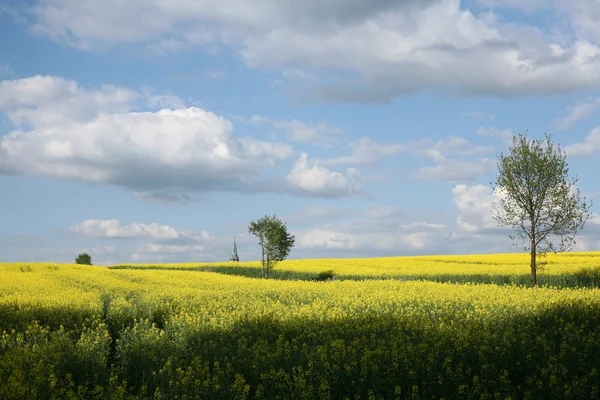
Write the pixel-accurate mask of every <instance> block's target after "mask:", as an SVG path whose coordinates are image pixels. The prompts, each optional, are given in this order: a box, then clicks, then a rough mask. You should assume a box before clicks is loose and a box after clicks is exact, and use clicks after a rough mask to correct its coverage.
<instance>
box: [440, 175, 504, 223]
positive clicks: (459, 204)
mask: <svg viewBox="0 0 600 400" xmlns="http://www.w3.org/2000/svg"><path fill="white" fill-rule="evenodd" d="M500 199H501V197H500V196H499V195H498V194H496V193H493V192H492V189H491V188H490V187H487V186H484V185H475V186H467V185H456V186H454V187H453V188H452V200H453V201H454V204H455V206H456V210H457V212H458V216H457V217H456V225H457V227H458V228H459V229H461V230H462V231H466V232H479V231H481V230H486V229H494V228H496V227H497V223H496V221H495V220H494V218H493V217H492V204H493V203H494V202H498V201H499V200H500Z"/></svg>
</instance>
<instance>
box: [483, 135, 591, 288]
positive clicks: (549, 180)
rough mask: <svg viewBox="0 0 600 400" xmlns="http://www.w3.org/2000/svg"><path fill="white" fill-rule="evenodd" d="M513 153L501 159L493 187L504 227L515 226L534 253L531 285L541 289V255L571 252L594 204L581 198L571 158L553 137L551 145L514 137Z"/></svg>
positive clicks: (497, 217)
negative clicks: (539, 285)
mask: <svg viewBox="0 0 600 400" xmlns="http://www.w3.org/2000/svg"><path fill="white" fill-rule="evenodd" d="M509 152H510V154H508V155H506V156H504V155H502V154H500V156H499V157H498V177H497V180H496V183H495V187H494V184H492V187H493V189H494V190H495V191H497V193H498V195H499V196H500V198H501V199H500V201H499V202H495V203H494V205H493V214H494V215H493V216H494V219H495V220H496V221H497V222H498V225H499V226H503V227H512V228H514V229H515V234H513V235H510V236H509V237H510V238H511V239H512V240H515V239H517V238H519V239H521V240H522V243H524V244H525V251H529V252H530V253H531V262H530V264H531V284H532V286H534V287H535V286H536V285H537V268H538V265H537V256H538V255H540V256H543V255H546V253H547V252H548V251H552V252H554V253H556V252H557V251H568V250H570V249H571V245H572V244H574V243H575V235H576V233H577V231H578V230H579V229H582V228H583V226H584V224H585V221H586V220H587V219H588V218H589V217H590V216H591V214H590V212H589V207H590V206H591V203H590V204H587V203H586V201H585V197H584V198H583V201H582V200H581V198H580V194H579V189H578V188H577V187H576V186H575V185H576V183H577V178H574V179H569V177H568V172H569V169H568V168H567V161H566V157H567V156H566V153H564V152H561V149H560V146H557V147H556V148H555V146H554V144H553V142H552V139H551V136H549V135H546V139H545V140H528V139H527V138H526V137H525V136H524V135H521V134H520V135H518V136H514V137H513V143H512V147H510V148H509Z"/></svg>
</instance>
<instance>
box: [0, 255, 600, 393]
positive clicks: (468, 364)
mask: <svg viewBox="0 0 600 400" xmlns="http://www.w3.org/2000/svg"><path fill="white" fill-rule="evenodd" d="M527 261H528V260H527V257H526V256H524V255H493V256H491V255H490V256H488V255H485V256H483V255H482V256H480V255H473V256H456V257H450V256H446V257H442V256H435V257H398V258H381V259H353V260H351V259H348V260H344V259H336V260H302V261H295V260H290V261H285V262H282V263H281V264H280V265H279V266H278V267H277V268H278V269H281V270H280V273H281V271H290V272H289V273H290V274H292V273H295V274H297V275H288V276H287V277H286V278H285V280H281V279H269V280H264V279H256V278H250V277H248V276H235V275H234V274H233V273H234V272H236V271H237V270H235V269H229V270H227V269H224V270H221V271H220V270H219V268H233V267H235V268H247V269H250V270H251V269H252V268H256V267H257V265H256V264H252V263H247V264H242V265H238V266H231V265H229V264H185V265H183V264H180V265H145V266H141V265H137V266H136V265H134V266H120V267H118V268H106V267H96V266H81V265H61V264H50V263H11V264H0V274H1V275H0V276H1V280H0V398H1V399H62V398H71V399H196V398H200V399H440V398H445V399H454V398H461V399H462V398H464V399H471V398H477V399H480V398H489V399H493V398H499V399H507V398H512V399H524V398H530V399H538V398H539V399H542V398H543V399H552V398H557V399H580V398H581V399H594V398H600V375H599V372H600V358H599V357H598V356H597V355H598V354H600V289H597V288H593V286H594V285H593V284H591V283H590V282H593V280H594V279H595V278H594V277H593V276H594V275H593V271H595V270H596V269H597V268H598V266H599V265H600V263H599V262H598V261H600V253H566V254H560V255H555V256H549V257H548V258H547V261H548V263H547V264H546V266H545V269H544V271H543V274H545V275H546V276H552V277H556V279H558V277H561V278H560V279H562V280H560V282H562V285H558V286H555V287H551V286H547V287H539V288H536V289H531V288H528V287H526V286H525V285H519V284H516V283H515V282H517V281H518V280H517V279H513V281H512V282H500V283H503V284H494V283H482V282H480V281H477V280H478V279H479V278H478V277H481V276H492V277H494V276H495V277H505V276H528V264H527ZM323 270H333V271H334V275H335V277H336V279H334V280H333V281H327V282H316V281H311V280H310V277H311V276H314V275H315V274H318V273H320V272H322V271H323ZM581 271H588V272H587V274H588V275H586V276H588V278H587V279H588V280H587V281H583V280H581V279H583V278H581V279H580V281H577V279H579V278H577V279H575V278H572V277H574V276H583V275H582V272H581ZM589 271H592V272H589ZM219 272H223V273H219ZM303 274H304V275H303ZM240 275H247V274H240ZM407 276H408V277H413V278H414V279H402V278H403V277H407ZM441 276H446V277H448V276H455V277H463V278H464V279H462V280H461V282H462V283H460V284H457V283H450V282H439V281H436V280H438V278H439V277H441ZM303 277H307V278H308V279H306V280H303V279H301V278H303ZM345 277H346V278H347V279H345ZM357 277H362V279H361V280H359V279H358V278H357ZM415 277H416V278H415ZM569 277H571V278H569ZM590 277H591V278H590ZM417 278H418V280H417ZM557 282H558V280H557ZM577 282H583V283H584V285H583V286H587V287H579V286H578V285H577V284H576V283H577ZM569 283H572V285H571V286H570V287H569V286H568V284H569Z"/></svg>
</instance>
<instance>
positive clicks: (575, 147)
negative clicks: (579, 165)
mask: <svg viewBox="0 0 600 400" xmlns="http://www.w3.org/2000/svg"><path fill="white" fill-rule="evenodd" d="M565 152H566V153H567V155H568V156H570V157H581V156H589V155H592V154H596V153H600V128H595V129H593V130H592V131H591V132H590V133H589V134H588V135H587V136H586V137H585V139H584V141H583V143H574V144H571V145H569V146H567V147H565Z"/></svg>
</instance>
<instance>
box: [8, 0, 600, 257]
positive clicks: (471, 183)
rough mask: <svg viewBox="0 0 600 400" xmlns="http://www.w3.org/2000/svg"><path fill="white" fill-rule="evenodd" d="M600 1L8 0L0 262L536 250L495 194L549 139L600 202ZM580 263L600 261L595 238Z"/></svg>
mask: <svg viewBox="0 0 600 400" xmlns="http://www.w3.org/2000/svg"><path fill="white" fill-rule="evenodd" d="M598 20H600V3H598V2H597V1H596V0H578V1H576V2H574V1H570V0H518V1H517V0H502V1H501V0H471V1H459V0H421V1H417V0H398V1H391V0H353V1H348V0H344V1H342V0H328V1H317V0H252V1H241V0H219V1H212V0H193V1H192V0H169V1H167V0H128V1H121V0H106V1H95V0H26V1H23V0H0V188H1V192H0V261H32V262H33V261H54V262H73V260H74V258H75V257H76V256H77V254H79V253H81V252H88V253H89V254H90V255H91V256H92V261H93V263H94V264H97V265H109V264H113V263H153V262H194V261H227V260H228V259H229V256H230V253H231V247H232V241H233V237H234V236H235V237H236V241H237V246H238V253H239V256H240V259H241V260H242V261H247V260H255V259H258V257H259V246H258V243H257V239H256V238H255V237H253V236H251V235H249V234H248V224H249V222H250V221H252V220H256V219H258V218H260V217H262V216H264V215H267V214H275V215H277V216H278V217H280V218H281V219H282V220H283V221H284V222H286V224H287V226H288V229H289V231H290V232H291V233H292V234H294V235H295V238H296V244H295V247H294V249H293V250H292V252H291V254H290V258H320V257H381V256H401V255H421V254H423V255H426V254H470V253H498V252H516V251H523V246H522V245H521V244H520V243H517V245H516V246H515V244H514V242H511V241H510V239H509V238H508V234H509V233H510V231H507V230H506V229H505V228H499V227H497V224H496V222H495V221H494V220H493V218H492V214H491V205H492V203H493V202H494V201H496V200H497V199H498V197H497V195H496V194H494V192H493V191H492V188H491V182H493V181H495V178H496V175H497V164H496V163H497V157H498V155H500V154H506V152H507V151H508V148H509V145H510V143H511V138H512V136H513V134H519V133H526V134H527V136H528V137H529V138H532V139H542V138H543V137H544V134H546V133H547V134H551V135H552V137H553V140H554V142H555V143H557V144H558V145H560V146H561V149H564V150H565V152H566V153H567V156H568V159H567V160H568V163H569V174H570V176H572V177H574V176H577V177H578V178H579V181H578V184H577V185H578V188H579V189H580V190H581V194H582V196H585V197H586V199H588V200H592V201H594V200H596V203H597V202H599V201H600V199H599V197H600V185H599V180H598V171H599V170H600V24H598V23H597V21H598ZM591 211H592V212H593V217H592V218H591V219H590V220H589V221H588V222H587V223H586V225H585V227H584V229H583V230H582V231H581V232H580V233H579V235H578V237H577V244H576V245H575V247H574V249H575V250H586V251H587V250H600V217H598V215H597V214H596V213H598V206H597V205H595V204H594V205H593V206H592V209H591Z"/></svg>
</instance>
